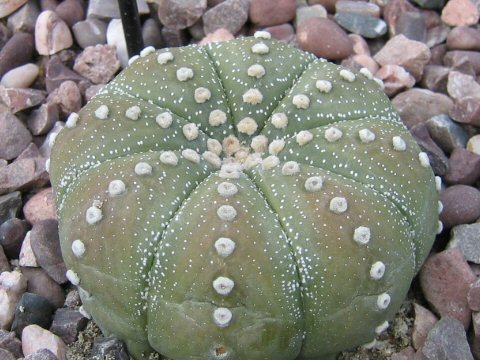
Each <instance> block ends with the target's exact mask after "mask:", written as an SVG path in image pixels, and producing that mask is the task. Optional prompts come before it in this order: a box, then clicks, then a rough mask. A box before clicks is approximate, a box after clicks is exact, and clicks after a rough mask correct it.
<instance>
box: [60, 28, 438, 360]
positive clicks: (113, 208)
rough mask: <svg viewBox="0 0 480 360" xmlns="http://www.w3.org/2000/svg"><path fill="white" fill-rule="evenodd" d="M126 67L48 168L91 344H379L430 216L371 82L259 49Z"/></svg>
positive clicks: (203, 349) (292, 52) (324, 348)
mask: <svg viewBox="0 0 480 360" xmlns="http://www.w3.org/2000/svg"><path fill="white" fill-rule="evenodd" d="M130 62H131V64H130V66H129V67H127V68H126V69H125V70H124V71H123V72H122V73H121V74H120V75H118V76H117V77H116V78H115V79H114V80H113V81H112V82H111V83H110V84H108V85H107V86H106V87H105V88H104V89H103V90H102V92H101V93H100V94H98V95H97V96H95V97H94V98H93V99H92V100H91V101H90V102H89V103H88V104H87V105H86V106H85V107H84V108H83V109H82V110H81V111H80V112H79V114H78V115H77V114H72V115H71V116H70V117H69V119H68V121H67V123H66V129H65V130H63V131H62V132H61V133H60V134H59V136H58V138H57V139H56V143H55V146H54V148H53V152H52V161H51V178H52V182H53V185H54V188H55V191H56V195H57V206H58V217H59V224H60V235H61V239H62V252H63V254H64V258H65V262H66V264H67V266H68V267H69V268H70V270H69V272H68V277H69V279H70V280H71V281H72V283H74V284H76V285H78V286H79V289H80V293H81V296H82V300H83V303H84V306H85V308H86V309H87V310H88V311H89V312H90V313H91V314H92V315H93V317H94V318H95V320H96V321H97V323H98V324H99V325H100V327H101V328H102V330H103V331H104V332H106V333H113V334H115V335H116V336H118V337H120V338H121V339H123V340H125V341H126V343H127V346H128V347H129V350H130V352H131V353H132V354H133V355H134V356H135V357H136V358H142V356H143V355H144V354H146V353H148V352H149V351H151V350H152V349H155V350H156V351H158V352H159V353H161V354H162V355H165V356H168V357H170V358H172V359H175V360H183V359H215V360H217V359H232V360H233V359H286V360H292V359H296V358H299V359H315V358H317V359H326V358H328V357H329V356H335V354H336V353H338V352H339V351H341V350H344V349H347V348H351V347H352V346H356V345H358V344H361V343H365V342H368V341H371V340H372V339H374V338H375V336H376V335H377V334H379V333H381V332H382V331H384V330H385V329H386V328H387V327H388V320H389V319H390V318H392V317H393V315H394V314H395V311H396V310H397V309H398V308H399V306H400V304H401V302H402V300H403V298H404V296H405V294H406V292H407V290H408V288H409V285H410V282H411V279H412V278H413V276H414V274H415V272H416V270H417V269H418V267H419V265H420V264H421V263H422V261H423V260H424V258H425V257H426V255H427V253H428V251H429V249H430V247H431V244H432V242H433V238H434V234H435V229H436V227H437V213H436V211H434V212H432V211H431V209H432V208H433V207H436V206H437V201H438V200H437V191H436V189H435V182H434V179H433V173H432V171H431V169H430V167H429V163H428V157H427V156H426V154H424V153H422V152H420V151H419V148H418V146H417V145H416V144H415V142H414V140H413V139H412V137H411V136H410V134H409V132H408V131H407V129H406V128H405V127H404V126H403V125H402V123H401V122H400V121H399V118H398V115H397V114H396V113H395V112H394V111H393V110H392V108H391V105H390V103H389V101H388V98H387V97H386V96H385V95H384V94H383V92H382V91H381V89H380V87H379V83H378V82H377V81H376V80H375V79H373V77H372V75H371V74H370V73H369V72H368V71H366V70H361V71H360V72H359V73H353V72H351V71H349V70H347V69H341V68H340V67H338V66H336V65H334V64H331V63H329V62H327V61H325V60H323V59H316V58H315V57H314V56H313V55H310V54H307V53H304V52H301V51H299V50H297V49H294V48H291V47H288V46H287V45H284V44H282V43H280V42H277V41H274V40H271V39H270V37H269V35H268V34H267V33H264V32H259V33H257V34H256V35H255V37H252V38H245V39H240V40H234V41H230V42H225V43H217V44H209V45H208V46H206V47H199V46H188V47H184V48H175V49H162V50H160V51H155V50H154V49H152V48H146V49H145V50H144V51H142V53H141V55H140V56H139V57H137V58H132V59H131V61H130Z"/></svg>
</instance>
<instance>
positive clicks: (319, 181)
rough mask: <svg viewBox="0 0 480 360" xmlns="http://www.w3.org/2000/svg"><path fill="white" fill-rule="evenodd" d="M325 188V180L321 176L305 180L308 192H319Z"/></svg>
mask: <svg viewBox="0 0 480 360" xmlns="http://www.w3.org/2000/svg"><path fill="white" fill-rule="evenodd" d="M322 186H323V178H322V177H321V176H311V177H309V178H308V179H307V180H305V190H307V191H308V192H316V191H319V190H320V189H321V188H322Z"/></svg>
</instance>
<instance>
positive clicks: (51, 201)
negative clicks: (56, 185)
mask: <svg viewBox="0 0 480 360" xmlns="http://www.w3.org/2000/svg"><path fill="white" fill-rule="evenodd" d="M23 213H24V215H25V219H26V220H27V221H28V223H30V224H32V225H33V224H35V223H36V222H38V221H42V220H48V219H56V213H55V195H54V194H53V191H52V188H46V189H43V190H40V191H39V192H38V193H36V194H35V195H34V196H33V197H32V198H31V199H30V200H28V201H27V203H26V204H25V206H24V207H23Z"/></svg>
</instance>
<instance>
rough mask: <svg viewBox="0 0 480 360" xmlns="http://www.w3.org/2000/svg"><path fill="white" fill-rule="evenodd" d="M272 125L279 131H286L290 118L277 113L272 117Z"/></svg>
mask: <svg viewBox="0 0 480 360" xmlns="http://www.w3.org/2000/svg"><path fill="white" fill-rule="evenodd" d="M272 125H273V126H275V127H276V128H277V129H285V128H286V127H287V125H288V118H287V115H285V113H275V114H273V115H272Z"/></svg>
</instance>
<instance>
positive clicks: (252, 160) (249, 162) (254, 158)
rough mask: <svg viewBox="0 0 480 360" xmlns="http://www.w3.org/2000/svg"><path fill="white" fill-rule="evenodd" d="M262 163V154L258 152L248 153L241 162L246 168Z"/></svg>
mask: <svg viewBox="0 0 480 360" xmlns="http://www.w3.org/2000/svg"><path fill="white" fill-rule="evenodd" d="M261 163H262V156H261V155H260V154H259V153H255V154H250V155H248V156H247V158H246V159H245V161H244V163H243V167H244V168H245V169H247V170H249V169H251V168H253V167H255V166H257V165H260V164H261Z"/></svg>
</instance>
